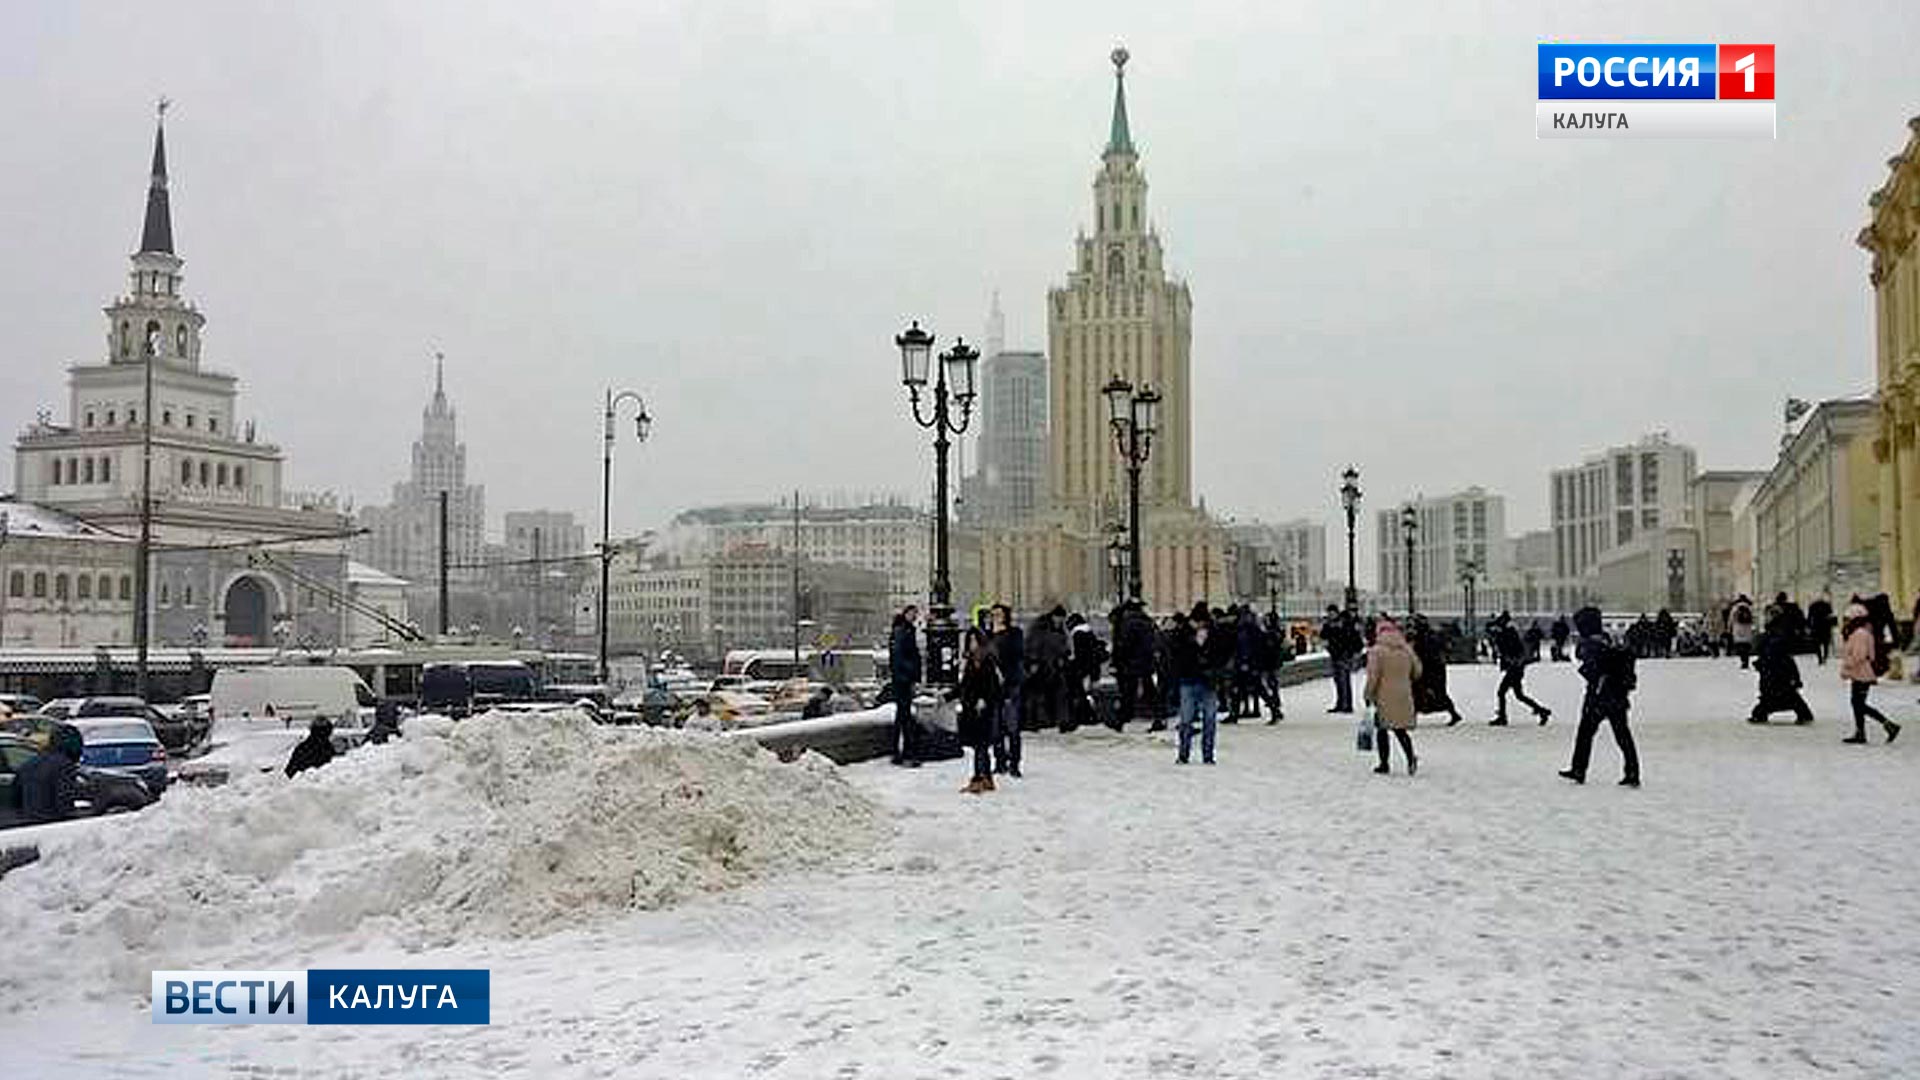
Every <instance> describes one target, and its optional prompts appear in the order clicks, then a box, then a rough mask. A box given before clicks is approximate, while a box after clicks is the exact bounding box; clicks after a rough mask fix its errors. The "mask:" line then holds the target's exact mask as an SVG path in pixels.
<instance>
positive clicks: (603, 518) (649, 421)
mask: <svg viewBox="0 0 1920 1080" xmlns="http://www.w3.org/2000/svg"><path fill="white" fill-rule="evenodd" d="M629 401H631V402H633V407H634V417H633V434H634V437H635V439H636V440H637V441H639V442H646V441H647V434H648V432H650V431H652V430H653V417H651V416H649V415H647V403H646V402H645V401H644V400H642V399H641V397H640V395H639V394H637V393H635V392H633V391H632V390H621V391H619V392H618V393H615V392H614V391H613V390H612V389H609V390H608V391H607V411H606V423H605V425H604V426H603V427H602V428H601V431H600V612H599V614H600V684H601V685H602V686H609V687H610V686H612V685H613V680H612V677H611V673H610V672H609V671H608V668H607V590H608V589H609V587H610V586H611V585H612V583H613V418H614V414H615V413H616V412H618V411H619V409H620V406H621V405H624V404H626V403H627V402H629Z"/></svg>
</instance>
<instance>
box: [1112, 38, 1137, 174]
mask: <svg viewBox="0 0 1920 1080" xmlns="http://www.w3.org/2000/svg"><path fill="white" fill-rule="evenodd" d="M1108 55H1109V58H1110V59H1111V60H1112V61H1113V127H1112V130H1111V131H1109V132H1108V134H1107V153H1109V154H1131V153H1133V134H1132V132H1130V131H1128V130H1127V61H1128V60H1130V59H1132V58H1133V54H1132V53H1130V52H1128V51H1127V47H1126V46H1125V45H1115V46H1114V47H1113V52H1112V53H1110V54H1108Z"/></svg>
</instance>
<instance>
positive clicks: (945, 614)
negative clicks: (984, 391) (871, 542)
mask: <svg viewBox="0 0 1920 1080" xmlns="http://www.w3.org/2000/svg"><path fill="white" fill-rule="evenodd" d="M893 343H894V344H895V345H898V346H899V347H900V382H901V384H902V385H904V386H905V387H906V388H907V398H908V400H909V401H911V402H912V404H913V422H914V423H916V424H919V425H920V426H921V427H923V428H931V429H932V430H933V475H934V481H933V501H934V508H933V513H934V523H933V595H932V597H931V601H930V602H929V603H928V605H927V609H928V610H927V653H928V656H927V681H928V682H929V683H934V684H939V685H944V684H948V683H951V682H953V681H954V679H953V663H954V659H955V656H956V654H957V653H958V651H959V646H960V627H959V626H958V625H957V624H956V623H955V622H954V621H953V579H952V578H951V576H950V575H949V574H948V570H947V450H948V448H949V447H950V446H952V439H951V436H954V435H960V434H963V433H965V432H966V430H967V422H968V420H970V419H971V418H972V416H973V399H974V394H975V390H974V381H973V380H974V374H975V372H976V371H977V370H978V366H979V363H980V350H978V349H975V348H972V347H971V346H969V345H968V344H967V343H966V341H965V340H964V339H962V338H957V337H956V338H954V339H953V348H951V349H948V350H947V351H946V352H943V353H941V354H940V364H939V369H938V370H937V371H935V372H932V377H933V386H932V394H931V396H932V398H933V415H932V416H922V415H920V391H921V390H922V389H923V388H925V387H926V386H927V379H928V375H929V370H928V369H929V368H931V367H932V366H933V335H932V334H929V333H927V332H926V331H925V330H922V329H920V324H919V323H918V322H915V323H914V324H913V325H911V326H909V327H908V328H907V331H906V333H903V334H900V335H899V336H897V337H895V338H894V339H893ZM950 405H957V406H959V409H960V418H959V420H957V421H956V420H954V419H953V415H952V412H951V409H950Z"/></svg>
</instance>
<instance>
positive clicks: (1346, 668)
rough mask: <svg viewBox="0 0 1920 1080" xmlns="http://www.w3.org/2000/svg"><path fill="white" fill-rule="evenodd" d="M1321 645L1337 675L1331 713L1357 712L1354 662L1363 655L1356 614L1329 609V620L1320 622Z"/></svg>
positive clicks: (1328, 606)
mask: <svg viewBox="0 0 1920 1080" xmlns="http://www.w3.org/2000/svg"><path fill="white" fill-rule="evenodd" d="M1320 644H1321V646H1322V647H1324V648H1325V649H1326V650H1327V667H1328V669H1329V671H1330V672H1331V673H1332V675H1333V707H1332V708H1330V709H1328V710H1327V711H1328V712H1330V713H1350V712H1352V711H1353V662H1354V659H1355V658H1356V657H1358V656H1359V655H1360V650H1361V640H1360V627H1359V625H1358V623H1357V622H1356V621H1355V620H1354V616H1353V612H1351V611H1342V610H1341V609H1339V608H1337V607H1335V606H1334V605H1332V604H1328V605H1327V617H1326V618H1325V619H1323V620H1321V622H1320Z"/></svg>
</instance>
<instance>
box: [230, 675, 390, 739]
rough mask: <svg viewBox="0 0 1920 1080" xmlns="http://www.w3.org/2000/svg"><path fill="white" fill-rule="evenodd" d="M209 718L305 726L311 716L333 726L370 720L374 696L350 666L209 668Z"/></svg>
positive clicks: (358, 725) (359, 724) (357, 725)
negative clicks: (273, 721) (327, 721)
mask: <svg viewBox="0 0 1920 1080" xmlns="http://www.w3.org/2000/svg"><path fill="white" fill-rule="evenodd" d="M210 704H211V712H212V717H213V722H214V723H215V724H220V723H223V722H229V721H242V720H245V721H265V720H278V721H280V722H281V724H282V725H283V726H285V727H289V728H300V729H303V730H304V729H305V728H306V726H307V722H308V721H310V720H312V719H313V718H314V717H316V716H324V717H326V718H327V719H329V720H331V721H333V726H334V727H336V728H363V727H366V726H368V725H370V724H371V723H372V722H373V707H374V704H375V699H374V696H373V691H372V690H369V689H368V688H367V684H366V683H365V682H362V681H361V679H360V676H359V675H358V674H356V673H355V672H354V670H353V669H352V668H345V667H323V666H319V665H292V666H285V667H258V668H222V669H220V670H219V671H216V672H214V675H213V694H212V700H211V703H210Z"/></svg>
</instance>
